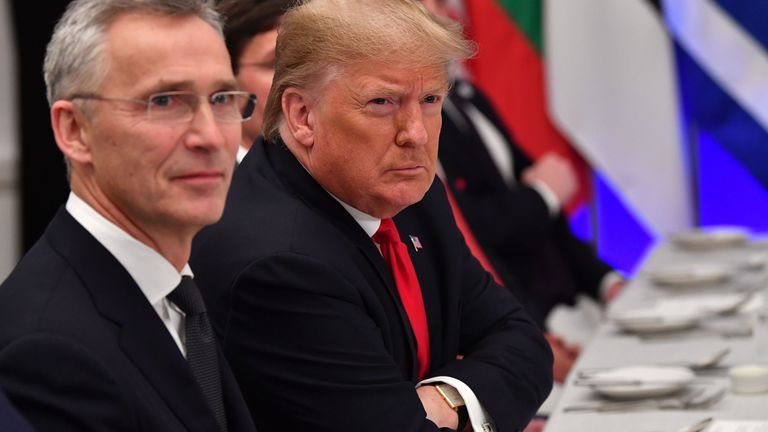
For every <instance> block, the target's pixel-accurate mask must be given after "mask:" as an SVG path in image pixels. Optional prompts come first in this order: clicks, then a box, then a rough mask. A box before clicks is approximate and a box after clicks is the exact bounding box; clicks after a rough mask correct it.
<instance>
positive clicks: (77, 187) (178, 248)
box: [71, 176, 197, 271]
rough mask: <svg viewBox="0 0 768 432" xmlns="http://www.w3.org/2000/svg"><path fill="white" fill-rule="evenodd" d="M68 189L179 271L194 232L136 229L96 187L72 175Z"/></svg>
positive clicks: (152, 227)
mask: <svg viewBox="0 0 768 432" xmlns="http://www.w3.org/2000/svg"><path fill="white" fill-rule="evenodd" d="M71 188H72V192H73V193H75V195H77V196H78V197H79V198H80V199H82V200H83V201H84V202H85V203H86V204H88V205H89V206H91V208H93V209H94V210H95V211H96V212H98V213H99V214H100V215H101V216H103V217H104V218H105V219H107V220H108V221H110V222H111V223H113V224H114V225H115V226H117V227H118V228H120V229H121V230H123V231H124V232H125V233H127V234H128V235H130V236H131V237H133V238H135V239H136V240H138V241H140V242H141V243H144V244H145V245H147V246H148V247H150V248H152V249H154V250H155V251H157V253H159V254H160V255H162V256H163V257H164V258H165V259H167V260H168V262H170V263H171V264H172V265H173V266H174V268H176V270H178V271H181V270H182V269H183V268H184V266H185V265H186V264H187V262H188V261H189V256H190V254H191V251H192V239H193V238H194V236H195V234H196V233H197V230H192V229H189V230H186V231H185V232H182V231H181V230H180V229H179V227H173V228H172V229H167V228H165V227H163V226H160V225H158V226H140V225H139V224H138V223H136V221H134V220H133V219H132V218H131V217H130V216H129V215H127V214H126V213H125V212H124V211H122V210H121V209H120V207H119V205H117V204H116V203H114V202H113V201H112V200H110V199H109V198H108V197H107V196H106V195H105V194H104V193H103V192H102V191H101V190H100V189H99V188H97V187H93V185H91V184H87V183H84V182H81V181H78V179H76V178H75V177H74V176H73V177H72V184H71Z"/></svg>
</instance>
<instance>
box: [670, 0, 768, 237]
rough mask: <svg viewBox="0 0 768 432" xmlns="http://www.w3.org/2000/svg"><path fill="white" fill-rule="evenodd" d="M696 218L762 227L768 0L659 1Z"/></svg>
mask: <svg viewBox="0 0 768 432" xmlns="http://www.w3.org/2000/svg"><path fill="white" fill-rule="evenodd" d="M663 10H664V16H665V20H666V23H667V26H668V28H669V30H670V32H671V33H672V35H673V37H674V39H675V41H676V42H677V43H678V45H679V49H678V50H677V58H676V61H677V65H678V67H677V69H678V78H679V86H680V92H681V95H682V102H683V110H684V118H685V120H686V122H687V130H688V132H689V138H690V141H691V142H692V143H693V144H694V150H697V151H698V162H699V166H698V171H699V175H698V186H699V196H700V198H699V200H700V208H699V212H700V222H701V223H703V224H707V223H722V222H727V223H739V224H744V225H748V226H751V227H752V228H757V229H764V228H768V214H767V212H768V195H767V194H766V189H768V132H767V131H768V49H767V47H768V25H767V24H766V23H768V2H765V1H754V0H665V1H664V3H663Z"/></svg>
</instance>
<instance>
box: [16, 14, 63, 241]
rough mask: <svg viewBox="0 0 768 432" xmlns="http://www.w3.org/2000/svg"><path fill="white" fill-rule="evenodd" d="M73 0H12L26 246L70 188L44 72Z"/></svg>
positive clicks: (43, 226)
mask: <svg viewBox="0 0 768 432" xmlns="http://www.w3.org/2000/svg"><path fill="white" fill-rule="evenodd" d="M3 1H6V0H3ZM68 3H69V1H68V0H47V1H44V2H38V1H34V0H27V1H21V0H13V1H12V2H11V5H10V6H11V14H12V17H13V25H14V33H15V35H16V37H15V42H16V53H17V56H18V61H17V70H18V74H17V76H18V83H19V86H20V88H19V92H18V95H19V110H20V113H21V115H20V116H19V117H20V122H21V124H20V128H19V131H20V140H21V153H20V154H21V171H20V172H21V174H20V180H21V224H22V236H21V237H22V243H23V245H22V247H23V248H24V251H26V250H27V249H29V247H30V246H31V245H32V243H34V241H35V240H37V238H38V237H40V235H41V234H42V232H43V230H44V229H45V227H46V225H47V224H48V221H49V220H50V219H51V217H53V214H54V213H55V212H56V210H57V209H58V207H59V206H61V205H62V204H63V203H64V201H65V200H66V197H67V194H68V192H69V187H68V185H67V180H66V173H65V168H64V162H63V158H62V156H61V153H60V152H59V150H58V149H57V147H56V143H55V142H54V140H53V133H52V132H51V126H50V120H49V112H48V103H47V101H46V99H45V83H44V81H43V74H42V65H43V58H44V56H45V46H46V44H47V43H48V39H49V38H50V36H51V33H52V31H53V27H54V25H55V24H56V21H57V20H58V19H59V17H60V16H61V14H62V13H63V12H64V9H65V8H66V5H67V4H68Z"/></svg>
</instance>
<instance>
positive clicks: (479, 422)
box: [331, 195, 495, 432]
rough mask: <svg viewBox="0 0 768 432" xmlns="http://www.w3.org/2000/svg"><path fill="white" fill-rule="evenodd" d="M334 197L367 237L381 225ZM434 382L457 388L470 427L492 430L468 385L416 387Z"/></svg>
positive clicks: (454, 382)
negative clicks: (465, 409) (462, 400)
mask: <svg viewBox="0 0 768 432" xmlns="http://www.w3.org/2000/svg"><path fill="white" fill-rule="evenodd" d="M331 196H332V197H334V198H335V199H336V201H338V202H339V204H341V205H342V207H344V209H345V210H346V211H347V212H348V213H349V214H350V216H352V218H354V219H355V221H356V222H357V223H358V224H359V225H360V227H361V228H362V229H363V231H365V233H366V234H368V237H373V235H374V234H376V231H378V230H379V226H380V225H381V219H379V218H377V217H374V216H371V215H369V214H366V213H363V212H361V211H360V210H358V209H356V208H354V207H352V206H350V205H348V204H346V203H345V202H343V201H341V200H340V199H338V198H336V197H335V196H333V195H331ZM373 243H374V244H375V245H376V247H378V248H379V252H381V247H380V246H379V244H378V243H376V242H373ZM436 382H443V383H446V384H448V385H451V386H453V387H454V388H456V390H458V392H459V394H460V395H461V397H462V398H463V399H464V403H465V404H466V406H467V414H468V415H469V422H470V423H472V428H473V429H474V430H476V431H485V432H493V431H494V430H495V428H494V427H493V422H492V421H491V417H490V415H489V414H488V412H487V411H486V410H485V409H484V408H483V406H482V405H481V404H480V401H479V400H478V399H477V396H475V392H473V391H472V389H471V388H469V386H468V385H466V384H464V383H463V382H462V381H460V380H458V379H456V378H453V377H447V376H437V377H432V378H428V379H425V380H424V381H421V382H419V383H418V384H417V385H416V387H417V388H418V387H421V386H422V385H424V384H428V383H436Z"/></svg>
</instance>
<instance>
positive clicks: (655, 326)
mask: <svg viewBox="0 0 768 432" xmlns="http://www.w3.org/2000/svg"><path fill="white" fill-rule="evenodd" d="M703 314H704V311H702V310H699V309H693V310H690V309H689V310H683V311H680V312H673V311H661V310H659V309H658V308H647V309H631V310H626V311H623V312H618V313H614V314H612V316H611V320H612V321H613V322H614V323H615V324H616V326H618V327H619V328H620V329H621V330H624V331H626V332H630V333H639V334H646V333H661V332H668V331H674V330H683V329H687V328H691V327H694V326H696V325H698V324H699V320H700V319H701V318H702V316H703Z"/></svg>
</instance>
